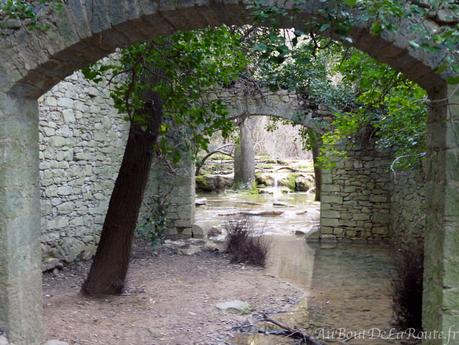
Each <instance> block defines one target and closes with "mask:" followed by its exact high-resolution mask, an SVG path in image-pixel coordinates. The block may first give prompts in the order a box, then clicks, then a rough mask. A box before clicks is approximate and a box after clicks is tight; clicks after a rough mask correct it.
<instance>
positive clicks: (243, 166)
mask: <svg viewBox="0 0 459 345" xmlns="http://www.w3.org/2000/svg"><path fill="white" fill-rule="evenodd" d="M247 122H248V121H247V119H244V120H242V122H241V123H240V124H239V144H238V145H237V146H236V149H235V151H234V187H235V188H240V187H243V188H248V187H250V185H251V183H252V182H253V181H254V179H255V151H254V148H253V142H252V134H251V133H250V128H249V126H248V123H247Z"/></svg>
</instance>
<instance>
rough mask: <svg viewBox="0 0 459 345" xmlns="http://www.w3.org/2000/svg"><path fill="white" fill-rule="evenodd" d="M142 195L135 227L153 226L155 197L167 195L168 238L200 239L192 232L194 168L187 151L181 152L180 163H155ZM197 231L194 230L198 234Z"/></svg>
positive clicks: (162, 197) (193, 218)
mask: <svg viewBox="0 0 459 345" xmlns="http://www.w3.org/2000/svg"><path fill="white" fill-rule="evenodd" d="M151 169H152V170H151V172H150V177H149V180H148V184H147V188H146V191H145V195H144V203H143V207H142V210H141V212H140V216H139V222H138V226H140V227H146V230H149V228H148V227H150V230H149V231H151V227H154V224H153V222H152V220H153V217H154V215H155V214H156V212H155V210H154V209H155V208H156V207H157V204H158V203H157V198H158V197H159V198H160V199H164V196H166V206H167V209H166V217H167V232H166V233H165V236H166V237H167V238H171V239H179V238H190V237H200V235H202V234H198V233H196V234H195V233H194V231H195V229H194V228H193V224H194V220H195V175H194V172H195V165H194V163H193V160H192V158H191V154H190V152H182V153H181V157H180V161H179V162H178V163H177V164H175V166H174V167H173V169H174V172H172V171H171V169H170V167H168V166H166V165H165V164H164V163H162V162H158V161H154V162H153V164H152V168H151ZM197 230H198V229H196V231H197Z"/></svg>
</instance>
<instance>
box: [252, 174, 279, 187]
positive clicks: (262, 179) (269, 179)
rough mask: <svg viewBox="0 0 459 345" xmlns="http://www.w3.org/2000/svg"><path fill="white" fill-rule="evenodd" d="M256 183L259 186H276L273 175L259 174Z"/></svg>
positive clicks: (256, 175)
mask: <svg viewBox="0 0 459 345" xmlns="http://www.w3.org/2000/svg"><path fill="white" fill-rule="evenodd" d="M255 181H256V183H257V186H265V187H271V186H274V178H273V176H272V175H271V174H264V173H257V174H255Z"/></svg>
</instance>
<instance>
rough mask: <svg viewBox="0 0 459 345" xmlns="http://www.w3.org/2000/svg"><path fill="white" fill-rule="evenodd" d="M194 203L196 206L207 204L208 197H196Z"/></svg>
mask: <svg viewBox="0 0 459 345" xmlns="http://www.w3.org/2000/svg"><path fill="white" fill-rule="evenodd" d="M194 204H195V205H196V206H204V205H207V199H206V198H196V200H195V201H194Z"/></svg>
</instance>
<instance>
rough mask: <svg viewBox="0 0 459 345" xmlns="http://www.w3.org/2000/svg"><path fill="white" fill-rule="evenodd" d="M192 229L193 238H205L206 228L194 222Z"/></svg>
mask: <svg viewBox="0 0 459 345" xmlns="http://www.w3.org/2000/svg"><path fill="white" fill-rule="evenodd" d="M191 231H192V232H193V238H205V237H206V231H205V230H204V228H203V227H201V226H199V225H197V224H193V227H192V228H191Z"/></svg>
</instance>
